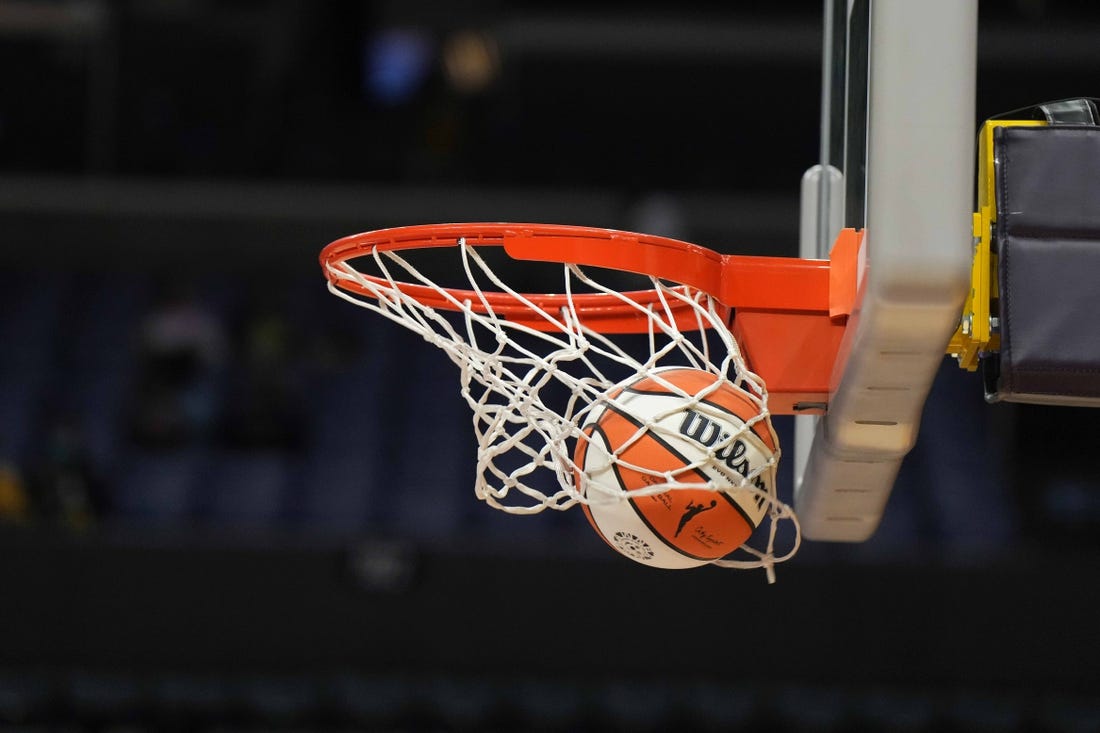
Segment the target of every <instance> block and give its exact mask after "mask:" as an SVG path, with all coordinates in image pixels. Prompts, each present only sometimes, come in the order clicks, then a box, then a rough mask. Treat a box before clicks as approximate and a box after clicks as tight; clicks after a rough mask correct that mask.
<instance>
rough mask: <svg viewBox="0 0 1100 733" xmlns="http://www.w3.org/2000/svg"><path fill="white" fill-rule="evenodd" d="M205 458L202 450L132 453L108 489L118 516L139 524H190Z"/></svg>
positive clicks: (122, 463) (122, 462)
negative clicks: (196, 489)
mask: <svg viewBox="0 0 1100 733" xmlns="http://www.w3.org/2000/svg"><path fill="white" fill-rule="evenodd" d="M205 462H206V456H205V454H204V452H203V451H200V450H181V451H173V452H171V453H159V452H145V451H134V452H131V453H129V454H128V455H127V456H125V457H124V458H123V459H122V460H121V461H120V470H119V471H118V472H117V473H116V475H115V477H114V479H115V480H114V481H112V482H111V486H110V487H109V489H108V490H109V491H111V493H112V500H113V504H114V507H115V514H116V516H117V517H118V518H119V519H121V520H123V521H125V522H128V523H132V524H137V525H166V524H167V525H177V526H178V525H184V524H187V523H188V522H189V521H190V520H191V518H192V515H193V512H194V508H195V503H196V502H195V500H196V496H195V488H196V486H197V485H198V482H199V479H200V478H201V475H202V472H203V469H204V465H205Z"/></svg>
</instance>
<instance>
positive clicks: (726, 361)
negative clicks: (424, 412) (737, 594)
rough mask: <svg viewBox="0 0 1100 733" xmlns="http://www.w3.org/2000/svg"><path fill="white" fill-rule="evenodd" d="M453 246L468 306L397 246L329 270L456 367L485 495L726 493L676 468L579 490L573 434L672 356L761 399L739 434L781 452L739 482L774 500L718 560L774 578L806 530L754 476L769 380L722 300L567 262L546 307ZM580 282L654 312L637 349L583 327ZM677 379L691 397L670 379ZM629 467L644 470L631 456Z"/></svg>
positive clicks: (530, 503) (351, 297)
mask: <svg viewBox="0 0 1100 733" xmlns="http://www.w3.org/2000/svg"><path fill="white" fill-rule="evenodd" d="M456 250H457V252H458V254H459V256H460V258H461V264H462V268H463V271H464V274H465V278H466V280H467V282H466V283H463V284H462V286H461V289H463V290H468V291H470V292H471V293H472V294H473V295H474V298H473V299H471V300H468V301H466V302H461V301H459V300H458V299H457V298H456V297H455V296H454V295H453V294H452V293H451V291H450V290H449V289H448V288H447V287H443V286H440V285H438V284H436V283H435V282H433V281H432V280H431V279H429V278H428V277H427V276H425V275H424V274H422V273H421V271H420V270H418V269H417V267H415V266H414V265H413V264H412V263H411V262H410V261H409V260H408V259H407V258H406V257H403V256H402V255H400V254H398V253H396V252H388V251H387V252H379V251H377V249H375V250H373V251H372V253H371V254H370V255H368V256H365V257H361V258H359V259H358V260H355V262H356V263H370V264H372V265H373V270H372V271H371V272H370V274H371V275H373V276H374V277H373V278H367V277H364V272H365V271H363V270H360V269H357V268H356V266H355V265H353V264H352V262H350V261H349V262H341V263H337V264H330V265H328V266H327V267H328V269H329V275H330V282H329V290H330V291H331V292H332V293H334V294H335V295H338V296H339V297H341V298H343V299H344V300H347V301H349V302H351V303H354V304H355V305H358V306H361V307H363V308H366V309H368V310H371V311H374V312H375V313H378V314H380V315H382V316H385V317H386V318H388V319H390V320H392V321H395V322H397V323H399V324H401V325H402V326H404V327H406V328H408V329H411V330H412V331H415V332H416V333H418V334H420V336H422V337H423V338H424V340H426V341H428V342H429V343H431V344H433V345H435V346H437V347H439V348H440V349H442V350H443V351H445V352H446V353H447V355H448V356H449V357H450V358H451V361H453V362H454V363H455V364H456V365H458V367H459V370H460V384H461V391H462V396H463V397H464V398H465V400H466V402H467V404H468V405H469V406H470V408H471V409H472V410H473V417H474V420H473V424H474V432H475V434H476V436H477V476H476V482H475V492H476V494H477V497H478V498H479V499H481V500H483V501H485V502H486V503H487V504H489V505H490V506H492V507H494V508H496V509H499V510H501V511H504V512H508V513H510V514H534V513H537V512H541V511H543V510H545V509H555V510H559V511H562V510H566V509H569V508H571V507H573V506H574V505H576V504H579V503H588V502H590V501H591V502H596V501H615V500H617V501H627V500H628V499H629V498H631V497H632V496H642V495H652V494H659V493H662V492H666V491H669V490H678V489H693V490H699V489H701V488H709V489H712V490H715V491H717V490H720V489H727V490H728V489H729V487H728V486H723V487H713V486H709V485H701V484H699V483H697V482H695V483H689V482H682V481H679V480H678V479H677V476H678V475H679V472H677V473H676V474H674V475H673V474H668V473H666V474H654V476H655V483H653V484H652V485H650V486H646V487H645V488H644V489H636V490H631V491H627V490H623V489H621V488H619V487H608V486H603V485H597V484H596V483H595V482H588V485H587V486H577V480H576V476H577V475H578V474H581V475H582V478H581V480H582V482H583V481H584V480H585V479H584V477H583V472H580V471H578V467H577V465H576V463H575V461H574V450H575V448H576V445H577V441H579V440H587V439H588V438H587V437H586V436H585V435H584V434H583V433H582V432H581V427H582V426H583V425H584V424H585V422H586V420H587V419H588V418H589V415H590V413H591V412H592V411H593V410H594V409H598V406H599V405H600V404H601V400H605V399H606V395H607V394H608V393H609V392H611V391H612V390H614V389H615V388H616V387H617V386H619V385H622V384H627V383H630V382H633V381H636V380H638V379H640V378H643V377H646V376H650V377H653V378H654V379H656V380H657V381H658V382H660V376H659V374H658V375H654V374H653V372H654V370H657V369H660V368H662V367H666V366H680V367H689V368H693V369H700V370H704V371H708V372H711V373H713V374H716V375H718V376H720V377H722V378H723V380H721V381H715V382H714V388H717V387H718V385H720V384H726V385H732V386H733V387H734V388H735V389H737V390H738V391H739V392H740V393H741V394H743V395H744V396H745V397H747V398H748V399H749V400H750V401H751V402H752V404H753V405H755V406H756V407H757V408H758V412H757V414H756V415H755V416H752V417H751V418H749V419H747V420H746V424H745V426H744V428H743V429H742V431H741V433H743V432H746V431H749V430H751V429H752V427H753V426H754V425H756V424H758V423H761V422H762V423H764V426H765V428H766V430H767V431H770V433H771V436H772V439H773V441H774V444H775V445H776V448H777V449H776V451H775V454H774V456H773V457H772V458H771V460H770V461H768V462H767V464H765V465H762V466H760V467H758V468H757V469H755V470H754V471H753V472H751V473H749V474H748V475H747V476H745V477H744V482H743V485H742V486H741V487H738V488H739V490H740V489H742V488H743V489H744V490H747V491H752V492H755V493H756V494H758V495H760V496H762V497H763V499H764V500H765V501H766V503H767V511H766V516H765V518H764V520H763V521H762V523H761V527H760V528H758V529H757V531H756V533H754V535H753V537H752V538H750V542H749V543H746V544H745V545H743V546H742V547H741V548H740V549H739V550H738V551H737V552H736V553H734V556H729V557H727V558H723V559H721V560H715V561H713V564H715V565H719V566H722V567H728V568H738V569H748V568H765V569H766V571H767V575H768V580H769V582H774V566H775V565H776V564H777V563H780V562H783V561H785V560H788V559H790V558H791V557H793V556H794V554H795V553H796V552H797V551H798V547H799V544H800V541H801V533H800V530H799V527H798V519H797V517H796V516H795V514H794V511H793V510H792V509H791V507H790V506H789V505H787V504H786V503H784V502H782V501H780V500H779V498H778V497H777V496H776V494H775V482H774V481H769V482H767V486H768V487H769V488H768V490H767V491H763V490H761V489H760V488H757V487H756V486H754V485H753V480H754V479H756V478H757V476H758V475H760V474H761V473H763V472H765V471H774V470H775V466H776V463H777V462H778V459H779V455H780V452H779V450H778V446H779V442H778V439H777V438H776V436H775V431H774V429H773V428H772V425H771V415H770V413H769V412H768V392H767V389H766V387H765V385H764V383H763V382H762V380H761V379H760V378H759V377H758V376H757V375H755V374H753V373H752V372H751V371H749V369H748V368H747V367H746V365H745V362H744V359H743V357H742V355H741V351H740V349H739V347H738V345H737V341H736V340H735V339H734V338H733V336H732V334H731V333H730V331H729V329H728V328H727V326H726V324H725V323H724V319H723V317H722V316H721V315H720V314H719V312H718V309H717V304H716V303H715V302H714V300H713V299H712V298H711V297H710V296H709V295H707V294H706V293H703V292H701V291H698V290H694V289H691V288H688V287H686V286H681V285H675V286H673V285H669V284H667V283H664V282H662V281H660V280H658V279H657V278H650V286H651V287H652V288H653V289H654V290H655V291H656V292H657V294H658V298H657V304H658V305H656V306H653V305H648V306H645V305H641V304H639V303H637V302H635V301H633V300H632V299H630V298H629V297H627V296H626V295H624V294H623V293H622V292H620V291H619V290H616V289H614V288H612V287H608V286H606V285H603V284H601V283H599V282H597V281H596V280H595V279H594V277H592V276H591V275H590V273H589V272H586V271H584V270H582V269H581V268H580V267H578V266H577V265H573V264H566V265H563V271H562V278H563V280H562V286H563V287H562V290H561V291H560V292H562V293H564V294H565V295H566V296H567V298H566V301H565V302H566V303H567V305H566V306H565V307H563V308H562V309H561V312H557V313H551V312H547V311H546V310H544V309H542V308H540V307H538V306H537V305H536V304H534V303H532V302H531V301H530V300H529V299H527V298H525V297H524V296H523V295H522V294H521V293H519V292H516V291H515V290H513V289H512V288H511V287H509V286H508V285H507V284H506V283H505V282H503V281H502V280H501V278H500V277H499V276H498V274H497V273H495V272H494V271H493V269H492V268H491V267H490V266H489V264H488V263H487V262H486V261H485V260H484V259H483V258H482V256H481V255H480V254H479V253H478V252H477V248H475V247H473V246H468V245H467V244H466V242H465V240H461V239H460V240H459V241H458V246H457V247H456ZM339 281H346V282H349V283H354V284H356V285H357V286H359V287H360V288H362V289H363V290H365V291H366V292H368V293H370V294H371V296H372V297H360V296H359V295H357V294H355V293H351V292H348V291H347V290H344V289H342V288H339V287H337V286H336V285H335V284H334V283H336V282H339ZM403 283H414V284H416V285H421V286H427V287H428V288H430V289H431V290H433V291H434V292H435V293H437V294H438V295H439V296H440V297H442V298H445V299H446V300H447V302H449V303H450V304H451V306H452V308H453V309H454V311H455V312H445V311H440V310H436V309H433V308H431V307H429V306H426V305H424V304H423V303H421V302H419V301H417V300H416V299H415V298H413V297H412V296H410V295H408V294H406V293H405V292H403V290H402V288H401V285H402V284H403ZM448 287H450V288H454V286H453V285H449V286H448ZM578 291H584V292H594V293H603V294H606V295H608V296H611V297H613V298H616V299H617V300H619V301H621V302H622V303H625V304H627V305H629V306H630V307H631V308H633V309H636V310H637V311H638V312H640V313H643V314H644V316H645V317H646V318H647V319H648V320H647V322H648V324H649V326H648V334H647V335H645V336H638V337H634V338H635V339H637V340H638V341H639V342H641V348H640V349H638V351H640V352H641V353H628V348H627V347H625V346H624V345H623V344H622V343H621V342H622V341H623V340H624V339H622V338H620V337H616V336H609V335H605V334H602V333H598V332H596V331H593V330H592V329H591V328H587V327H585V326H584V325H583V324H582V323H581V322H580V319H579V317H578V315H577V311H576V308H575V307H574V305H573V293H576V292H578ZM492 292H505V293H509V294H510V295H512V296H513V297H515V298H517V299H519V300H520V301H521V302H523V303H524V304H525V305H527V306H529V307H530V309H531V312H532V313H534V314H537V318H538V319H539V321H540V322H542V321H545V324H546V326H545V328H549V329H550V330H536V329H533V328H530V327H528V326H525V325H522V324H519V323H516V322H511V321H508V320H505V319H504V318H502V317H499V316H498V315H497V314H495V313H494V311H493V309H492V307H491V305H490V303H489V299H487V298H486V297H485V294H486V293H492ZM685 306H687V307H689V308H690V309H691V312H692V313H693V314H694V320H695V326H696V327H695V328H693V329H691V330H690V331H686V332H685V331H681V330H680V329H679V328H677V326H676V325H675V319H674V318H673V317H672V309H673V308H674V307H675V308H678V309H683V308H684V307H685ZM475 308H476V309H477V310H475ZM478 310H480V311H481V312H478ZM670 389H673V390H678V391H680V392H681V393H682V390H679V388H676V387H674V386H670ZM710 391H711V388H709V387H708V388H707V389H705V390H703V391H702V392H701V393H700V394H698V395H689V394H684V399H685V400H688V401H701V400H702V399H703V398H705V397H706V394H707V393H709V392H710ZM746 417H747V416H746ZM653 422H654V421H652V420H651V421H649V423H648V424H647V425H646V426H645V427H643V428H641V429H640V431H639V433H642V432H644V431H645V430H653V429H655V426H654V425H653V424H652V423H653ZM739 434H740V433H739ZM736 437H737V436H730V438H729V440H723V441H722V443H721V444H719V445H715V446H713V447H712V448H711V449H710V456H709V459H710V460H713V459H714V453H715V452H716V451H720V450H721V449H722V448H723V447H724V446H725V447H728V444H729V443H730V441H732V440H734V439H735V438H736ZM611 460H616V458H615V457H612V458H611ZM701 463H703V461H700V462H696V463H694V464H692V465H691V466H685V469H691V468H694V467H697V466H699V465H700V464H701ZM629 468H630V469H632V470H635V471H639V470H641V471H645V470H647V469H645V468H644V467H639V466H633V465H631V466H629ZM548 473H550V474H553V476H554V477H556V482H550V481H547V480H546V477H547V474H548ZM651 473H652V472H651ZM760 483H761V482H757V484H760ZM548 484H549V485H548ZM781 520H788V521H789V522H791V527H792V528H793V538H792V539H790V540H785V541H784V544H788V543H789V545H790V546H789V548H786V549H785V550H784V551H783V552H779V553H777V552H776V550H775V544H776V539H777V528H778V526H779V522H780V521H781ZM751 544H758V545H763V546H762V547H753V546H751ZM738 555H741V557H738Z"/></svg>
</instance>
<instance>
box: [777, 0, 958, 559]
mask: <svg viewBox="0 0 1100 733" xmlns="http://www.w3.org/2000/svg"><path fill="white" fill-rule="evenodd" d="M823 25H824V44H823V73H822V97H821V101H822V105H821V106H822V114H821V163H820V165H817V166H814V168H812V169H811V170H810V171H808V172H807V174H806V176H805V177H804V179H803V184H802V221H801V227H800V237H801V242H800V247H801V254H802V256H803V257H825V256H827V254H828V251H829V249H830V248H831V246H832V243H833V241H834V240H835V238H836V234H837V232H838V231H839V230H840V229H841V228H842V227H850V228H855V229H860V230H862V231H863V234H864V239H863V248H862V252H861V257H860V268H859V302H858V306H857V308H856V309H855V311H854V312H853V314H852V315H851V316H850V318H849V321H848V326H847V331H846V334H845V337H844V341H843V345H842V347H841V350H840V354H839V356H838V357H837V362H836V364H835V366H834V368H833V378H832V382H831V385H830V394H829V404H828V409H827V412H826V414H825V415H824V416H822V417H820V418H816V417H798V418H796V420H797V423H796V426H795V450H794V455H795V509H796V511H797V512H798V515H799V518H800V520H801V522H802V528H803V531H804V534H805V536H806V537H807V538H808V539H815V540H832V541H846V542H861V541H864V540H866V539H868V538H869V537H870V536H871V535H872V534H873V533H874V531H875V529H876V528H877V527H878V524H879V520H880V519H881V516H882V513H883V510H884V508H885V506H886V502H887V499H888V498H889V496H890V492H891V489H892V488H893V484H894V480H895V478H896V476H897V472H898V469H899V468H900V465H901V461H902V459H903V458H904V457H905V455H906V454H907V453H908V452H909V450H910V449H911V448H912V446H913V444H914V442H915V440H916V434H917V427H918V425H919V422H920V415H921V411H922V409H923V407H924V402H925V400H926V398H927V396H928V392H929V389H930V388H931V384H932V379H933V377H934V375H935V373H936V371H937V369H938V368H939V366H940V364H941V363H942V361H943V359H944V352H945V349H946V346H947V343H948V341H949V339H950V337H951V334H952V332H953V331H954V330H955V327H956V326H957V325H958V319H959V314H960V312H961V308H962V304H963V301H964V299H965V296H966V292H967V288H968V287H969V279H970V260H971V243H972V233H971V210H972V199H973V190H974V184H973V165H974V163H973V161H974V136H975V131H974V120H975V112H974V110H975V96H974V95H975V76H976V47H977V0H921V2H913V1H912V0H825V2H824V18H823Z"/></svg>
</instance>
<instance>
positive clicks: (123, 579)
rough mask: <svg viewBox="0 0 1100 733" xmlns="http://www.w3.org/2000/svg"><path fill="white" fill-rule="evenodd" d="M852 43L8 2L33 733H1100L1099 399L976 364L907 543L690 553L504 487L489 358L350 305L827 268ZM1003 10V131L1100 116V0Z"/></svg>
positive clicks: (520, 19)
mask: <svg viewBox="0 0 1100 733" xmlns="http://www.w3.org/2000/svg"><path fill="white" fill-rule="evenodd" d="M821 18H822V8H821V3H820V2H819V1H818V0H786V1H785V2H782V3H767V4H764V3H753V4H747V3H705V2H695V1H694V0H686V1H684V2H678V3H671V4H670V3H656V2H638V3H633V4H632V5H631V7H630V10H629V11H628V12H627V11H624V10H622V9H620V8H618V7H617V6H614V5H613V4H610V3H594V2H584V3H581V2H563V1H561V0H558V1H556V2H536V1H530V2H515V3H503V2H491V1H488V0H486V1H483V2H471V3H462V4H461V5H460V6H453V5H443V6H441V5H439V4H437V3H432V2H421V1H420V0H404V1H403V2H331V3H328V2H326V3H319V2H309V1H308V0H141V1H140V2H139V1H137V0H132V1H126V0H68V1H57V2H49V1H35V0H6V1H0V69H3V72H2V73H0V240H2V242H3V245H2V247H0V355H2V356H0V730H20V731H46V730H63V731H144V730H150V731H152V730H175V731H191V730H194V731H206V730H219V731H255V730H273V729H274V730H295V731H337V730H378V729H382V730H393V731H421V730H425V731H426V730H501V731H508V730H677V731H695V730H700V731H703V730H705V731H716V730H728V731H740V730H758V729H759V730H777V729H778V730H815V731H833V730H836V731H839V730H867V731H879V730H882V731H887V730H889V731H894V730H907V731H917V730H951V731H956V730H959V731H961V730H981V731H990V730H995V731H1033V730H1052V731H1085V730H1100V696H1098V694H1097V690H1098V689H1100V662H1098V661H1097V660H1098V658H1100V657H1098V653H1100V631H1098V627H1097V618H1098V612H1100V590H1098V589H1100V585H1098V583H1097V580H1096V579H1097V571H1098V570H1100V471H1098V469H1097V467H1096V460H1095V455H1094V454H1093V453H1092V451H1094V450H1095V446H1096V436H1097V435H1098V434H1100V433H1098V430H1097V427H1096V417H1095V416H1096V413H1095V412H1092V411H1089V410H1085V409H1071V408H1041V407H1031V406H1020V405H997V406H987V405H985V404H984V402H983V400H982V396H981V385H980V381H979V379H978V377H977V376H976V375H969V374H967V373H964V372H960V371H959V370H958V369H956V368H955V367H954V366H953V365H952V364H951V363H949V362H947V361H945V364H944V368H943V370H942V373H941V374H940V376H939V378H938V380H937V383H936V386H935V388H934V391H933V393H932V396H931V399H930V401H929V404H928V406H927V408H926V411H925V415H924V421H923V426H922V431H921V435H920V442H919V444H918V446H917V447H916V449H915V450H914V451H913V453H912V454H911V455H910V457H909V458H908V459H907V461H906V464H905V467H904V469H903V472H902V475H901V477H900V478H899V482H898V485H897V488H896V490H895V492H894V495H893V497H892V498H891V502H890V505H889V507H888V509H887V513H886V518H885V520H884V522H883V525H882V527H881V529H880V530H879V531H878V533H877V534H876V535H875V537H874V538H873V539H872V541H871V542H869V543H867V544H864V545H856V546H847V545H844V546H840V545H827V544H813V543H811V544H807V545H806V546H804V548H803V550H802V552H801V554H800V555H799V557H798V558H797V559H796V560H794V561H792V562H791V563H789V564H788V565H786V566H783V567H782V568H780V572H779V582H778V584H777V585H776V586H774V587H768V586H767V585H766V584H765V583H764V578H763V574H758V573H747V574H746V573H734V572H730V571H722V570H717V569H711V568H706V569H702V570H698V571H689V572H683V573H671V572H660V571H653V570H648V569H646V568H643V567H640V566H636V565H633V564H632V563H630V562H629V561H627V560H625V559H623V558H621V557H619V556H616V555H614V554H612V553H611V552H610V551H609V550H608V549H607V548H606V547H605V546H604V545H603V544H602V542H601V541H600V540H599V539H598V538H597V537H596V536H595V534H594V533H592V532H591V531H590V529H589V528H588V526H587V524H586V522H585V520H584V517H583V515H582V514H581V513H580V512H579V511H575V512H567V513H564V514H558V513H554V515H553V516H551V515H550V514H549V513H548V514H547V515H545V516H538V517H535V518H513V517H508V516H504V515H500V514H497V513H495V512H493V511H491V510H490V509H488V508H487V507H485V506H483V505H481V504H480V503H479V502H477V501H476V499H475V497H474V495H473V491H472V476H473V459H474V456H473V450H474V441H473V437H472V435H471V434H470V426H469V416H468V412H467V408H466V407H465V405H464V403H462V402H461V400H460V398H459V396H458V389H457V386H458V385H457V379H456V377H457V371H456V370H455V369H454V368H453V366H452V365H451V364H450V363H449V362H448V361H447V360H446V359H445V358H443V356H442V355H441V354H438V353H436V352H435V351H433V350H432V349H431V348H430V347H428V346H426V345H425V344H423V343H421V342H417V340H416V337H414V336H411V335H409V334H406V333H404V332H399V329H397V328H396V327H391V326H389V325H388V324H386V323H383V322H381V319H377V318H374V317H373V316H371V315H369V314H367V313H365V312H362V311H360V310H358V309H356V308H353V307H352V306H350V305H348V304H346V303H344V302H342V301H339V300H338V299H336V298H334V297H332V296H331V295H329V294H328V293H327V292H326V290H325V287H324V280H323V278H322V276H321V273H320V271H319V268H318V266H317V264H316V257H317V254H318V252H319V250H320V248H321V247H322V246H323V245H324V244H326V243H327V242H329V241H331V240H333V239H335V238H337V237H340V236H343V235H345V234H349V233H353V232H358V231H365V230H368V229H373V228H379V227H386V226H397V225H403V224H415V223H428V222H440V221H462V220H470V221H472V220H501V221H544V222H554V223H569V224H586V225H594V226H605V227H613V228H620V229H631V230H638V231H645V232H650V233H654V234H663V235H668V236H674V237H678V238H681V239H686V240H688V241H693V242H696V243H699V244H702V245H705V246H708V247H711V248H714V249H717V250H720V251H724V252H734V251H738V252H747V253H752V254H776V255H794V254H795V253H796V248H797V243H796V242H797V230H798V222H797V195H798V183H799V179H800V177H801V175H802V172H803V171H804V170H805V169H806V168H807V167H809V166H810V165H812V164H813V163H814V162H816V159H817V156H818V114H819V110H820V86H821V58H820V52H821V41H820V36H821ZM981 18H982V20H981V36H980V38H979V48H980V56H979V77H978V89H979V98H978V105H977V106H978V118H977V119H975V121H974V124H975V131H976V130H977V126H978V124H979V122H980V120H981V119H984V118H985V117H988V116H991V115H993V114H997V113H1000V112H1004V111H1007V110H1011V109H1015V108H1017V107H1022V106H1026V105H1028V104H1032V103H1035V102H1039V101H1044V100H1049V99H1057V98H1060V97H1067V96H1074V95H1084V94H1093V95H1094V94H1095V93H1096V86H1097V83H1098V82H1097V79H1098V72H1100V51H1098V47H1097V44H1096V38H1097V37H1098V35H1097V34H1098V33H1100V6H1097V5H1096V4H1095V3H1092V2H1086V1H1084V0H1078V1H1076V2H1071V1H1070V0H1015V1H1012V2H1009V1H1008V0H1006V1H1005V2H991V1H987V2H985V3H983V4H982V6H981ZM778 427H779V429H780V431H781V435H782V436H789V432H790V425H789V424H788V423H785V422H781V423H780V424H779V425H778ZM783 476H784V481H785V484H786V485H788V486H789V481H790V476H789V468H788V470H787V473H786V474H784V475H783ZM788 490H789V489H788Z"/></svg>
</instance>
